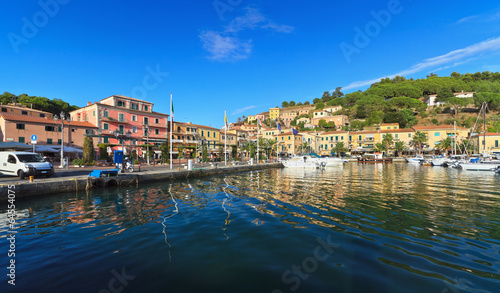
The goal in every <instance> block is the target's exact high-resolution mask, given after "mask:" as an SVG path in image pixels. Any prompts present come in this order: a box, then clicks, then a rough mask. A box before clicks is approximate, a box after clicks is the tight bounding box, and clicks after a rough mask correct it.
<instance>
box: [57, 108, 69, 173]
mask: <svg viewBox="0 0 500 293" xmlns="http://www.w3.org/2000/svg"><path fill="white" fill-rule="evenodd" d="M65 119H66V120H67V121H68V125H69V122H70V121H71V117H70V116H69V115H68V116H66V114H65V113H64V112H62V111H61V165H60V166H59V168H64V120H65ZM57 120H59V117H57V114H56V115H54V121H55V123H56V125H57Z"/></svg>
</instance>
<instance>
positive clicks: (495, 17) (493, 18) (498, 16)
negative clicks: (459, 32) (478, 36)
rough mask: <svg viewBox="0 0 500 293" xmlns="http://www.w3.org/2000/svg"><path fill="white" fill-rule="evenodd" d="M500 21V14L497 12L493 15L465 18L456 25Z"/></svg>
mask: <svg viewBox="0 0 500 293" xmlns="http://www.w3.org/2000/svg"><path fill="white" fill-rule="evenodd" d="M498 20H500V12H495V13H493V14H491V13H485V14H476V15H471V16H467V17H464V18H462V19H459V20H458V21H457V22H456V23H455V24H464V23H470V22H480V23H485V22H494V21H498Z"/></svg>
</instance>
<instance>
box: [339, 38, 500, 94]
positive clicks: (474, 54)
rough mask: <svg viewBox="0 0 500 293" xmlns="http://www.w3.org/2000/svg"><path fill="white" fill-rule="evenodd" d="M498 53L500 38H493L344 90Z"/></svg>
mask: <svg viewBox="0 0 500 293" xmlns="http://www.w3.org/2000/svg"><path fill="white" fill-rule="evenodd" d="M498 52H500V37H496V38H492V39H489V40H486V41H483V42H480V43H477V44H474V45H471V46H469V47H466V48H463V49H459V50H455V51H451V52H449V53H447V54H444V55H441V56H437V57H433V58H429V59H426V60H424V61H422V62H420V63H418V64H416V65H414V66H412V67H410V68H408V69H405V70H403V71H400V72H398V73H395V74H391V75H389V76H383V77H380V78H376V79H371V80H364V81H356V82H353V83H351V84H349V85H347V86H346V87H343V89H344V90H349V89H355V88H360V87H364V86H368V85H371V84H373V83H376V82H379V81H380V80H381V79H382V78H386V77H389V78H394V77H395V76H396V75H399V76H406V75H410V74H414V73H417V72H421V71H424V70H429V69H432V70H430V71H437V70H442V69H445V68H450V67H454V66H458V65H460V64H464V63H467V62H470V61H471V60H474V59H476V58H479V57H481V56H483V55H484V54H487V53H498Z"/></svg>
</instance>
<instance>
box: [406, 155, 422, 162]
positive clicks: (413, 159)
mask: <svg viewBox="0 0 500 293" xmlns="http://www.w3.org/2000/svg"><path fill="white" fill-rule="evenodd" d="M422 161H424V156H422V155H416V156H414V157H408V158H406V162H407V163H409V164H420V163H421V162H422Z"/></svg>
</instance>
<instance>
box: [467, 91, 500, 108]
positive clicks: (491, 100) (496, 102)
mask: <svg viewBox="0 0 500 293" xmlns="http://www.w3.org/2000/svg"><path fill="white" fill-rule="evenodd" d="M473 99H474V104H475V105H476V107H480V106H481V105H482V104H483V102H486V103H488V109H490V110H497V109H500V93H475V94H474V98H473Z"/></svg>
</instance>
